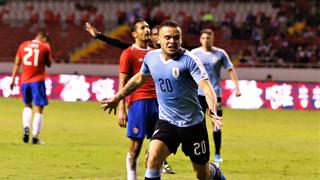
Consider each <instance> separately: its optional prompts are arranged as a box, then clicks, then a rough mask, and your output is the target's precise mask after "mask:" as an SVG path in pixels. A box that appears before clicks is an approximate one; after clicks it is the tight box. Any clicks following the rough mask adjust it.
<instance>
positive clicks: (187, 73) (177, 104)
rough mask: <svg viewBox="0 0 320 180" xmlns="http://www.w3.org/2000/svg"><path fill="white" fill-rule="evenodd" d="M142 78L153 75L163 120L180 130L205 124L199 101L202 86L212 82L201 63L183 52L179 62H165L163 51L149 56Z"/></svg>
mask: <svg viewBox="0 0 320 180" xmlns="http://www.w3.org/2000/svg"><path fill="white" fill-rule="evenodd" d="M140 71H141V73H142V74H145V75H147V74H151V76H152V78H153V80H154V82H155V84H156V91H157V98H158V102H159V119H162V120H166V121H168V122H169V123H171V124H174V125H176V126H179V127H188V126H192V125H195V124H198V123H200V122H201V121H203V118H204V116H203V113H202V111H201V106H200V103H199V100H198V92H197V91H198V84H197V83H198V82H199V81H201V80H203V79H208V75H207V73H206V71H205V69H204V67H203V65H202V64H201V62H200V60H199V59H198V58H196V57H195V56H194V55H192V54H191V53H190V51H188V50H183V54H182V55H181V56H179V57H177V58H176V59H170V60H167V61H165V60H164V59H163V57H162V55H161V49H157V50H153V51H150V52H148V53H147V54H146V55H145V57H144V63H143V65H142V67H141V70H140Z"/></svg>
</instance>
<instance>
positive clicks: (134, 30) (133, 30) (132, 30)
mask: <svg viewBox="0 0 320 180" xmlns="http://www.w3.org/2000/svg"><path fill="white" fill-rule="evenodd" d="M140 22H146V21H145V20H143V19H137V20H135V21H133V23H132V24H131V25H130V30H131V32H136V30H137V24H138V23H140Z"/></svg>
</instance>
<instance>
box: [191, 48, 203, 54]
mask: <svg viewBox="0 0 320 180" xmlns="http://www.w3.org/2000/svg"><path fill="white" fill-rule="evenodd" d="M190 52H191V53H192V54H197V53H201V52H202V48H201V47H197V48H194V49H192V50H191V51H190Z"/></svg>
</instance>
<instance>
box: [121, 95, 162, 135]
mask: <svg viewBox="0 0 320 180" xmlns="http://www.w3.org/2000/svg"><path fill="white" fill-rule="evenodd" d="M158 119H159V110H158V101H157V99H142V100H137V101H134V102H133V103H132V104H131V105H130V107H129V111H128V124H127V137H129V138H135V139H143V138H145V137H147V138H148V139H149V138H151V136H152V134H153V131H154V128H155V125H156V122H157V120H158Z"/></svg>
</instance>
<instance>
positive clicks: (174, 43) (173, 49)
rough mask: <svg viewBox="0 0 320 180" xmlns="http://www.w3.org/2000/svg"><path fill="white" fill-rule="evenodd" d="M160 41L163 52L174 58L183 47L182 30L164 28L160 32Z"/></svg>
mask: <svg viewBox="0 0 320 180" xmlns="http://www.w3.org/2000/svg"><path fill="white" fill-rule="evenodd" d="M159 41H160V46H161V49H162V52H163V53H164V54H166V55H168V56H174V55H175V54H176V53H177V52H178V51H179V50H180V47H181V43H182V40H181V29H180V28H176V27H167V26H165V27H162V28H161V29H160V32H159Z"/></svg>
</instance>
